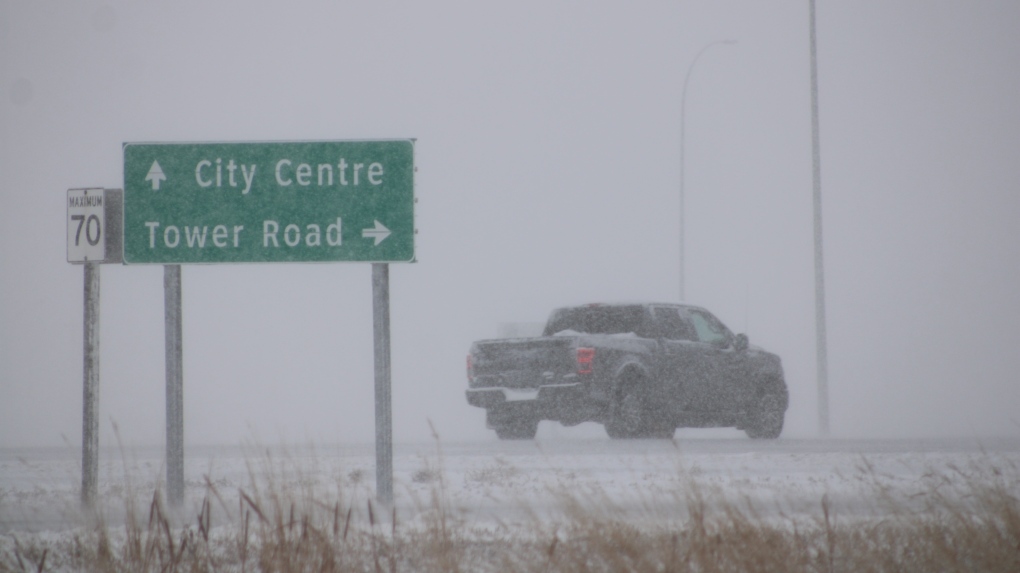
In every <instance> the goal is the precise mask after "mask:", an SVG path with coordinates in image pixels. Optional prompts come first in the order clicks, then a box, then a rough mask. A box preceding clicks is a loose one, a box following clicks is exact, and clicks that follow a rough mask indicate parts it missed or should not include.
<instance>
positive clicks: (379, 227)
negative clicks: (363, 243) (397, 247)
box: [361, 219, 390, 247]
mask: <svg viewBox="0 0 1020 573" xmlns="http://www.w3.org/2000/svg"><path fill="white" fill-rule="evenodd" d="M361 236H362V237H364V238H366V239H375V244H374V245H372V246H373V247H378V246H379V243H381V242H383V241H385V240H386V237H389V236H390V230H389V229H387V228H386V227H384V226H383V224H382V223H380V222H379V220H378V219H376V221H375V227H374V228H371V229H362V230H361Z"/></svg>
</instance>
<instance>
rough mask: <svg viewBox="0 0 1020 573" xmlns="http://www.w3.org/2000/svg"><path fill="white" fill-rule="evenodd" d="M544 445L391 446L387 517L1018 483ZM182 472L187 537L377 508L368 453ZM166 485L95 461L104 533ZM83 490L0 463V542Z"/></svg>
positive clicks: (869, 494) (793, 455)
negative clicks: (241, 518) (204, 510)
mask: <svg viewBox="0 0 1020 573" xmlns="http://www.w3.org/2000/svg"><path fill="white" fill-rule="evenodd" d="M549 434H550V432H540V439H539V440H537V441H525V442H500V441H497V440H496V439H495V438H492V439H491V440H481V441H473V442H445V441H443V440H439V441H435V440H433V441H422V442H420V443H398V444H396V445H395V447H394V476H393V477H394V493H395V502H396V503H395V505H396V512H397V514H398V516H403V518H404V519H405V520H407V519H411V520H413V519H414V516H415V514H416V513H417V512H419V511H421V510H422V508H425V507H428V506H429V505H430V504H431V503H432V499H433V496H434V495H439V494H441V495H442V496H443V499H444V500H445V503H446V504H447V505H448V507H449V508H450V509H451V510H452V512H453V514H454V515H456V516H457V518H458V519H459V520H462V522H463V523H468V524H478V525H482V526H484V525H485V524H487V523H500V524H506V523H512V522H513V521H514V520H516V519H522V520H526V519H530V518H533V517H534V516H535V515H536V514H537V515H539V516H541V515H542V514H543V513H544V512H555V511H558V510H559V509H562V502H563V501H564V499H566V498H568V497H572V498H573V499H575V500H580V501H581V502H582V503H589V502H590V504H591V506H592V507H608V506H611V507H612V508H613V510H614V511H615V512H618V513H621V512H622V513H623V514H626V513H633V514H634V515H637V516H641V517H642V518H645V519H647V518H652V519H654V518H666V519H680V518H682V515H683V512H684V511H685V509H684V505H685V499H686V496H688V495H689V494H690V493H691V491H692V489H691V488H692V487H695V484H696V487H697V488H699V490H700V491H702V492H704V493H706V494H709V495H710V496H712V495H718V494H722V495H725V496H726V497H727V498H728V499H731V500H735V501H738V502H740V503H744V504H746V503H748V502H750V503H752V504H753V505H754V506H755V507H756V508H758V510H759V511H761V512H763V513H764V514H765V515H768V513H769V512H774V513H775V514H777V515H778V514H781V515H783V516H791V515H793V516H796V515H798V514H804V515H805V516H810V515H817V514H818V513H819V508H820V503H821V500H822V498H823V496H825V497H826V499H827V501H828V503H829V504H830V505H831V507H832V508H833V509H834V511H836V514H837V515H841V516H844V517H847V518H852V517H853V516H858V515H871V514H875V513H880V512H882V511H883V505H882V503H881V501H882V500H881V499H879V498H880V497H881V496H880V495H879V492H882V493H887V494H889V495H890V497H891V498H893V499H897V500H901V501H903V502H904V503H909V500H911V499H913V498H915V497H917V496H918V495H919V494H921V493H922V492H930V491H932V490H933V489H941V490H945V489H947V488H952V487H955V486H956V485H963V484H964V483H965V482H967V480H968V477H967V476H977V478H976V479H991V476H992V475H993V472H991V471H990V468H995V467H997V468H1000V469H1003V470H1005V473H1006V475H1007V478H1008V479H1012V480H1014V481H1013V482H1012V483H1014V484H1015V483H1016V481H1015V480H1016V479H1017V476H1018V474H1020V470H1018V468H1020V439H1017V438H1002V439H983V440H977V439H957V440H909V441H908V440H839V439H831V440H821V439H780V440H777V441H774V442H768V441H752V440H748V439H746V438H743V437H740V435H739V434H737V433H736V432H730V431H727V432H704V431H701V432H699V431H681V432H678V433H677V436H676V438H675V439H674V440H673V441H658V440H633V441H630V440H624V441H612V440H609V439H608V438H604V437H600V436H599V435H598V432H596V431H591V432H584V431H582V432H575V433H574V434H571V435H566V436H562V435H561V436H559V437H555V436H554V437H549ZM543 436H545V437H543ZM185 456H186V457H185V484H186V486H185V487H186V494H185V495H186V500H185V504H184V506H183V509H182V511H180V512H178V514H177V519H179V520H180V522H181V523H189V522H192V521H194V517H195V516H196V515H198V513H199V512H200V507H201V504H202V501H203V499H205V498H206V495H207V493H209V492H214V493H213V494H212V495H211V496H210V498H211V499H212V500H213V519H214V520H215V521H217V522H218V523H223V522H224V521H227V520H231V519H235V518H236V515H237V514H238V507H239V501H238V500H239V498H240V495H241V493H240V492H241V491H244V492H246V493H247V494H248V495H261V496H263V498H265V496H266V495H269V494H270V493H271V492H274V491H275V492H278V493H282V494H283V495H286V496H290V497H292V498H293V499H298V500H300V499H309V498H315V499H317V500H321V501H323V502H326V503H332V502H331V501H330V500H341V503H342V504H344V503H346V504H349V505H350V506H355V507H358V508H361V507H364V504H365V501H364V500H368V499H372V498H373V496H374V488H375V483H376V482H375V451H374V445H373V444H331V445H289V446H286V447H282V446H273V447H266V446H258V445H250V444H249V445H242V446H216V447H210V446H203V447H198V446H192V447H188V448H187V449H186V452H185ZM164 481H165V465H164V461H163V451H162V448H157V447H152V448H124V449H118V448H106V449H103V450H102V452H101V458H100V473H99V493H100V498H101V501H100V506H101V509H102V513H103V516H104V520H105V523H106V524H107V525H118V524H121V523H123V520H124V519H125V508H126V506H127V504H126V501H125V500H127V499H129V498H133V499H135V500H136V506H137V507H138V508H139V509H138V512H139V513H140V514H144V513H146V512H147V511H148V507H149V502H150V501H151V499H152V496H153V492H154V491H156V490H157V488H160V487H161V485H162V482H164ZM80 486H81V474H80V451H78V450H76V449H75V448H73V447H67V448H63V449H59V448H58V449H25V450H11V449H7V450H0V534H20V535H31V534H38V533H43V532H60V531H67V530H71V529H74V528H77V527H80V526H81V524H82V523H83V522H82V519H83V516H82V513H81V511H80V507H79V506H80V502H79V497H80ZM359 500H361V501H359ZM142 519H144V515H143V516H142Z"/></svg>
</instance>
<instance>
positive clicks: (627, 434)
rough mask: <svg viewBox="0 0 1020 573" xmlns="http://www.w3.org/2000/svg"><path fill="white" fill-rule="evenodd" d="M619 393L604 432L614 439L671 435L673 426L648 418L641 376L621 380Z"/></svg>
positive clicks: (665, 436) (644, 386)
mask: <svg viewBox="0 0 1020 573" xmlns="http://www.w3.org/2000/svg"><path fill="white" fill-rule="evenodd" d="M622 386H623V387H622V388H621V393H620V395H619V398H618V399H617V400H616V403H615V404H613V406H612V412H610V414H609V419H608V420H606V422H605V423H604V426H605V428H606V434H607V435H608V436H609V437H610V438H612V439H614V440H619V439H632V438H661V439H670V438H672V437H673V432H674V431H675V430H676V428H675V427H671V426H669V425H668V424H665V423H660V422H658V421H657V420H653V419H650V416H649V412H648V407H647V405H646V404H645V400H644V399H643V396H642V392H643V391H644V389H645V388H646V381H645V379H644V377H642V376H632V377H630V379H629V380H626V381H624V382H623V384H622Z"/></svg>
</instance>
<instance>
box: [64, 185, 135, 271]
mask: <svg viewBox="0 0 1020 573" xmlns="http://www.w3.org/2000/svg"><path fill="white" fill-rule="evenodd" d="M123 205H124V195H123V191H121V190H120V189H102V188H88V189H68V190H67V262H69V263H85V262H93V263H114V262H116V263H119V262H121V252H122V250H123V249H122V248H121V244H122V241H123V238H122V236H121V231H120V229H121V221H120V219H121V217H122V216H123V215H122V213H123Z"/></svg>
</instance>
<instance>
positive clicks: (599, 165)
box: [0, 0, 1020, 447]
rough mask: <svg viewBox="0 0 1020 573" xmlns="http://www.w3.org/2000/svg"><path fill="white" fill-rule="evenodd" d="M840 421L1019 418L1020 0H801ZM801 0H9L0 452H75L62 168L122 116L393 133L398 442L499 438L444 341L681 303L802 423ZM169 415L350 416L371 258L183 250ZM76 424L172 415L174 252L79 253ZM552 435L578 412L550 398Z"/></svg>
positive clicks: (349, 425) (367, 376)
mask: <svg viewBox="0 0 1020 573" xmlns="http://www.w3.org/2000/svg"><path fill="white" fill-rule="evenodd" d="M817 10H818V20H817V23H818V65H819V81H820V85H819V88H820V117H821V151H822V193H823V197H824V199H823V202H824V224H825V265H826V266H825V272H826V287H827V291H826V294H827V299H828V300H827V302H828V307H827V309H828V332H829V357H830V361H829V371H830V385H831V391H830V396H831V411H832V429H833V433H834V434H835V435H837V436H848V437H850V436H893V437H914V436H971V435H979V436H984V435H1014V436H1015V435H1017V434H1020V415H1018V414H1017V406H1018V405H1020V378H1018V372H1020V328H1018V325H1020V230H1018V225H1017V222H1018V221H1020V65H1018V62H1020V34H1018V33H1017V30H1020V3H1017V2H1014V1H1010V0H1006V1H998V2H996V1H989V0H958V1H939V0H917V1H908V0H880V1H864V0H853V1H851V0H844V1H827V0H819V1H818V7H817ZM808 23H809V18H808V2H807V0H800V1H789V2H787V1H773V2H759V1H751V0H748V1H733V2H717V1H680V0H674V1H655V2H628V3H624V2H604V1H602V2H591V1H574V2H562V1H548V0H544V1H541V2H535V1H530V0H524V1H521V0H518V1H514V2H501V3H495V2H476V1H464V2H448V1H438V2H401V1H398V0H390V1H382V2H380V1H372V2H359V1H353V0H344V1H326V0H323V1H307V0H297V1H289V2H279V3H275V2H251V1H244V2H207V1H202V2H196V1H173V2H170V1H144V2H142V1H134V2H127V1H124V2H94V1H88V0H81V1H69V0H59V1H58V0H41V1H28V0H0V447H12V446H35V445H58V446H60V445H63V444H68V445H70V446H71V447H77V445H78V444H80V440H81V422H82V420H81V417H82V410H81V407H82V404H81V402H82V398H81V394H82V298H83V295H82V290H83V287H82V282H83V276H82V275H83V273H82V267H80V266H74V265H71V264H68V263H67V262H66V242H65V241H66V238H65V217H66V205H65V196H66V190H67V189H68V188H71V187H85V186H100V187H121V186H122V185H123V173H122V172H123V157H122V151H121V145H122V143H123V142H131V141H145V142H162V141H166V142H174V141H251V140H259V141H265V140H329V139H363V138H417V146H416V161H417V165H418V176H417V195H418V197H419V199H420V203H419V204H418V209H417V214H416V216H417V226H418V228H419V229H420V234H419V236H418V242H417V245H418V250H417V253H418V260H419V262H418V263H416V264H413V265H392V267H391V289H392V330H393V348H392V356H393V411H394V433H395V438H396V439H397V440H411V439H419V438H424V437H427V436H428V435H429V426H428V424H429V421H431V422H432V423H433V424H434V426H435V428H436V430H437V431H438V432H439V434H440V436H441V437H442V438H444V439H473V438H476V437H478V438H484V439H495V438H494V437H492V436H491V432H489V431H487V430H485V429H484V414H483V412H482V411H481V410H478V409H474V408H471V407H469V406H468V405H467V404H466V403H465V400H464V395H463V390H464V388H465V386H466V380H465V373H464V362H465V361H464V356H465V354H466V352H467V350H468V346H469V345H470V343H471V341H472V340H475V339H477V338H483V337H492V336H494V335H495V334H496V329H497V326H498V325H499V324H500V323H505V322H512V321H541V320H544V318H545V317H546V315H547V314H548V312H549V311H550V310H551V309H552V308H553V307H556V306H559V305H565V304H573V303H581V302H590V301H644V300H649V301H674V300H676V299H677V298H678V296H679V295H678V290H679V286H678V282H679V271H678V257H679V232H680V222H679V208H680V207H679V198H678V189H679V186H680V161H679V150H680V135H679V134H680V123H681V117H680V109H681V106H680V103H681V94H682V91H683V81H684V77H685V74H686V73H687V71H688V69H689V66H690V65H691V62H692V61H693V60H694V57H695V55H696V54H697V53H698V52H699V50H701V49H702V48H703V47H704V46H706V45H708V44H709V43H712V42H715V41H718V40H724V39H731V40H736V42H737V43H736V44H735V45H718V46H713V47H712V48H711V49H709V50H708V51H707V52H705V53H704V55H703V56H702V58H701V59H700V60H699V61H698V63H697V66H696V67H695V68H694V70H693V73H692V74H691V76H690V83H689V86H688V92H687V102H686V150H687V161H686V212H687V218H686V223H687V232H686V241H687V242H686V252H687V259H688V260H687V267H686V269H687V271H686V273H687V297H686V298H687V300H688V301H689V302H693V303H697V304H701V305H703V306H706V307H708V308H709V309H711V310H713V311H714V312H715V313H716V314H718V315H719V316H720V318H722V319H723V321H725V322H726V323H728V324H729V325H730V326H731V327H732V328H733V329H734V330H736V331H738V332H747V333H748V334H749V335H750V338H751V341H752V343H754V344H758V345H761V346H763V347H765V348H766V349H769V350H772V351H774V352H777V353H779V354H780V355H781V356H782V358H783V360H784V365H785V368H786V375H787V382H788V384H789V386H790V390H791V395H792V398H791V409H790V411H789V414H788V417H787V434H786V435H789V436H795V437H796V436H802V437H803V436H812V435H814V434H815V432H816V428H817V422H816V420H817V417H816V378H815V338H814V332H815V331H814V324H815V322H814V317H815V315H814V282H813V258H812V203H811V192H812V178H811V121H810V70H809V43H808ZM183 281H184V291H183V297H184V380H185V382H184V384H185V439H186V441H187V442H188V443H192V444H194V443H236V442H238V441H241V440H246V439H251V438H254V439H257V440H261V441H277V440H285V441H291V442H294V441H306V440H311V441H315V442H335V441H368V440H371V439H372V437H373V435H374V425H373V398H374V395H373V386H372V384H373V378H372V364H373V361H372V332H371V325H372V322H371V271H370V266H369V265H367V264H353V263H350V264H316V265H310V264H308V265H303V264H273V265H270V264H264V265H219V266H185V267H184V269H183ZM101 290H102V310H101V328H102V334H101V344H102V358H101V376H102V381H101V391H100V425H101V427H102V434H101V441H102V443H103V444H104V445H111V444H112V443H114V441H115V438H114V431H113V428H114V426H115V425H116V426H117V427H119V433H120V437H121V440H123V441H124V442H125V443H127V444H160V443H162V441H163V436H164V427H165V426H164V407H165V406H164V404H165V401H164V391H165V378H164V362H163V358H164V357H163V348H164V347H163V269H162V267H160V266H156V265H150V266H131V267H124V266H114V265H107V266H104V267H103V269H102V287H101ZM543 428H544V429H543V430H542V432H544V433H545V435H563V436H567V437H569V436H570V435H571V434H570V431H566V430H559V429H556V428H547V427H546V426H543Z"/></svg>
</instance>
